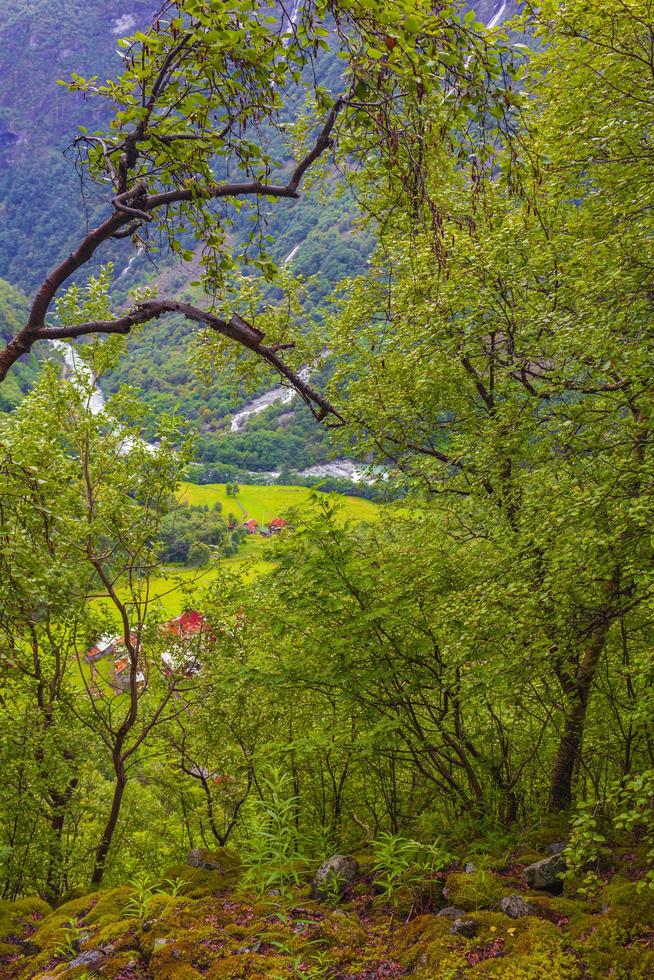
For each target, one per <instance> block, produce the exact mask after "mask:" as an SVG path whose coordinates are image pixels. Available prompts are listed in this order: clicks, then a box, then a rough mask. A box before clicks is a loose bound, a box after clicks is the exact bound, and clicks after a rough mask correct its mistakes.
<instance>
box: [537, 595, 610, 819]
mask: <svg viewBox="0 0 654 980" xmlns="http://www.w3.org/2000/svg"><path fill="white" fill-rule="evenodd" d="M598 619H599V623H598V625H597V626H596V627H595V629H594V630H593V632H592V633H591V634H590V638H589V641H588V645H587V646H586V649H585V651H584V652H583V655H582V657H581V660H580V663H579V666H578V668H577V670H576V673H575V675H574V678H573V680H572V682H568V683H567V684H564V691H565V693H566V695H567V699H568V710H567V712H566V715H565V720H564V723H563V732H562V734H561V740H560V742H559V747H558V749H557V752H556V758H555V760H554V766H553V767H552V775H551V779H550V795H549V805H548V809H549V811H550V813H557V812H559V811H560V810H567V809H569V807H570V805H571V803H572V790H573V783H574V776H575V770H576V769H578V767H579V763H580V762H581V748H582V743H583V737H584V727H585V724H586V712H587V710H588V702H589V700H590V693H591V688H592V686H593V681H594V679H595V672H596V671H597V665H598V663H599V658H600V657H601V655H602V651H603V649H604V644H605V643H606V637H607V635H608V632H609V627H610V617H609V611H608V610H605V611H604V612H603V613H602V614H600V615H599V616H598Z"/></svg>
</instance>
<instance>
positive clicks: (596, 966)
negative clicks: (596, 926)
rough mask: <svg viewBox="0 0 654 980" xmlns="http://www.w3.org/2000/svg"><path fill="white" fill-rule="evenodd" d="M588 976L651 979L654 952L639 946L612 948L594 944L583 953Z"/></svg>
mask: <svg viewBox="0 0 654 980" xmlns="http://www.w3.org/2000/svg"><path fill="white" fill-rule="evenodd" d="M582 958H583V962H584V964H585V966H586V971H587V976H592V977H611V980H651V977H653V976H654V953H653V952H652V951H651V950H649V949H641V948H637V947H631V948H626V949H625V948H624V947H614V948H613V949H611V950H603V949H595V948H593V947H592V946H590V948H588V949H586V950H584V952H583V954H582Z"/></svg>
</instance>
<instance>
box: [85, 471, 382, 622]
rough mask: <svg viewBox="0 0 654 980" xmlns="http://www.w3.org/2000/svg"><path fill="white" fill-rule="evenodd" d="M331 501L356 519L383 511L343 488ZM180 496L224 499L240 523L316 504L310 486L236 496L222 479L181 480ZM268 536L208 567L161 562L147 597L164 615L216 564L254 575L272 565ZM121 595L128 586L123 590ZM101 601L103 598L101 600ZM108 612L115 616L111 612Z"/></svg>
mask: <svg viewBox="0 0 654 980" xmlns="http://www.w3.org/2000/svg"><path fill="white" fill-rule="evenodd" d="M324 496H325V497H327V498H329V500H330V501H332V502H335V503H336V504H337V505H339V504H340V505H341V506H342V510H343V517H344V518H350V519H353V520H359V521H365V520H374V519H375V517H376V516H377V515H378V513H379V508H378V505H377V504H374V503H372V502H371V501H369V500H363V499H362V498H360V497H345V496H342V495H341V494H324ZM179 499H180V501H182V502H183V503H188V504H194V505H200V506H204V505H207V506H208V507H212V506H213V505H214V504H215V503H220V504H222V513H223V514H224V515H225V516H226V515H228V514H229V513H232V514H234V515H235V516H236V518H237V519H238V521H239V523H241V522H242V521H243V520H245V519H246V515H247V517H248V518H250V517H254V518H255V520H257V521H258V522H259V524H266V523H267V522H268V521H271V520H272V519H273V517H283V516H284V515H285V514H287V513H288V512H289V511H290V510H292V509H293V508H299V509H300V511H302V510H305V511H306V510H309V509H310V508H311V507H312V502H311V491H310V490H308V489H307V488H306V487H287V486H275V487H266V486H242V487H241V488H240V490H239V493H238V496H237V497H228V496H227V492H226V487H225V484H224V483H212V484H207V485H205V486H198V485H196V484H194V483H181V484H180V490H179ZM267 546H268V541H267V540H266V539H265V538H263V537H261V536H260V535H251V536H249V537H248V538H247V540H246V541H244V542H243V544H242V545H241V546H240V548H239V551H238V554H236V555H234V556H232V557H230V558H220V559H218V560H217V561H216V562H215V563H214V564H211V565H208V566H207V567H206V568H182V567H179V566H162V567H161V569H160V570H159V574H158V575H157V576H156V577H153V578H151V579H150V583H149V601H150V602H152V603H153V604H154V603H158V604H160V605H161V608H162V611H163V612H164V613H165V615H166V616H177V615H179V613H180V612H181V611H182V609H183V608H185V607H186V606H188V605H189V604H190V603H191V598H192V596H194V595H196V596H198V598H200V597H201V596H202V593H203V592H204V590H205V589H206V588H207V587H208V586H209V585H211V583H212V582H213V581H215V579H216V577H217V576H218V568H219V567H220V568H222V569H228V570H229V571H231V572H234V573H235V574H239V575H241V576H242V577H243V579H244V581H246V582H247V581H251V580H252V579H253V578H255V577H257V576H258V575H262V574H263V573H265V572H266V571H269V570H270V569H271V568H272V567H273V566H272V563H271V562H270V561H268V560H267V559H266V557H265V554H266V549H267ZM119 592H120V593H121V597H122V598H123V599H126V598H127V593H126V590H124V589H123V590H119ZM100 601H103V600H100ZM110 614H111V615H112V616H113V613H111V611H110Z"/></svg>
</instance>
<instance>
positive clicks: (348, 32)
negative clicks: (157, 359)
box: [0, 0, 501, 423]
mask: <svg viewBox="0 0 654 980" xmlns="http://www.w3.org/2000/svg"><path fill="white" fill-rule="evenodd" d="M267 13H268V7H267V4H265V3H263V0H238V2H237V3H236V4H230V5H227V6H226V5H225V4H224V3H222V2H220V0H166V2H165V3H164V5H163V8H162V10H161V11H160V14H159V15H158V16H157V19H156V20H155V21H154V23H153V24H152V25H151V27H150V28H149V29H148V30H147V31H146V32H145V33H140V34H138V35H136V36H135V37H134V38H133V39H131V40H128V41H126V42H124V44H123V46H124V61H125V70H124V72H123V74H122V75H121V77H120V78H118V79H117V80H115V81H110V82H108V83H107V84H105V85H101V84H99V83H98V82H97V81H96V80H95V79H84V78H82V77H80V76H77V75H75V76H73V79H72V81H71V83H70V88H71V89H72V90H73V91H75V92H78V93H81V94H82V95H83V97H84V98H88V97H95V98H98V99H100V100H104V101H105V102H108V103H109V105H110V107H111V110H112V119H111V121H110V125H109V127H108V128H107V129H106V130H105V131H98V132H94V133H89V132H82V133H81V134H80V135H79V136H78V137H77V138H76V140H75V143H74V145H75V147H76V150H77V153H78V162H79V166H80V170H81V173H82V174H83V175H84V177H85V178H88V179H91V180H93V181H95V183H96V184H97V185H98V186H99V187H100V188H101V189H102V190H103V191H105V192H106V191H107V189H108V188H109V189H110V199H109V202H108V204H109V206H110V209H111V210H110V213H109V214H108V216H107V217H106V218H104V220H102V221H101V223H100V224H99V225H98V226H97V227H95V228H93V229H92V230H91V231H89V232H88V234H86V235H85V237H84V238H83V239H82V241H81V242H80V243H79V245H78V246H77V247H76V248H75V249H74V250H73V251H72V252H71V254H70V255H69V256H68V257H67V258H66V259H65V260H64V261H63V262H62V263H60V265H58V266H57V267H56V268H54V269H53V270H52V272H51V273H50V274H49V275H48V276H47V278H46V279H45V280H44V282H43V283H42V285H41V286H40V287H39V289H38V290H37V292H36V296H35V298H34V300H33V303H32V305H31V308H30V312H29V316H28V319H27V322H26V324H25V326H24V327H23V328H22V329H21V330H19V331H18V332H17V333H16V334H15V336H14V337H13V338H12V339H11V340H10V341H9V342H8V343H7V344H6V346H5V347H4V349H3V350H2V351H0V382H2V381H3V380H4V379H5V378H6V376H7V373H8V371H9V370H10V369H11V368H12V366H13V365H14V364H15V363H16V362H17V361H18V360H19V358H21V357H22V356H23V355H25V354H26V353H28V352H29V351H30V350H31V349H32V348H33V346H34V345H35V344H36V343H37V342H39V341H44V340H46V341H47V340H63V339H70V340H73V339H78V338H80V337H84V336H93V335H104V336H110V335H127V334H129V333H130V331H131V330H132V329H133V328H134V327H136V326H138V325H141V324H144V323H147V322H148V321H151V320H153V319H156V318H159V317H161V316H163V315H165V314H168V313H177V314H181V315H182V316H184V317H186V318H187V319H189V320H190V321H192V322H194V323H196V324H199V325H200V326H201V327H202V328H204V329H205V330H206V331H207V332H209V333H212V332H213V333H214V334H217V335H219V336H220V337H221V338H224V339H227V340H229V341H233V342H235V343H236V344H237V345H239V347H240V348H244V349H245V350H246V351H249V352H251V353H253V354H255V355H256V356H257V357H258V358H260V359H262V361H264V362H266V363H267V364H268V365H270V366H271V367H273V368H274V369H275V370H276V371H278V372H279V373H280V374H281V375H282V377H283V378H284V379H285V380H286V381H287V382H288V383H289V384H291V385H292V386H293V387H294V388H295V389H296V390H297V391H298V393H299V394H300V395H301V397H302V398H303V399H304V400H305V402H306V403H307V404H308V405H309V407H310V408H311V410H312V411H313V412H314V414H316V415H317V416H318V417H319V418H325V417H327V416H331V417H332V418H333V420H334V421H335V422H337V423H338V422H342V421H343V420H342V419H341V418H340V416H338V415H334V410H333V408H332V406H331V405H330V404H329V403H328V402H327V401H326V400H325V398H324V397H323V396H322V395H321V394H319V393H318V392H316V391H314V390H313V388H312V387H311V386H310V385H309V384H308V382H306V381H304V380H303V379H302V377H300V375H299V373H298V368H299V364H298V365H297V368H295V367H293V366H291V365H289V364H287V363H286V362H285V361H284V360H283V359H282V357H281V351H282V350H286V349H289V348H290V347H292V345H293V340H290V341H289V340H288V338H287V337H278V338H272V339H271V341H270V342H264V341H265V337H264V333H263V332H262V331H261V330H260V329H259V328H257V327H255V326H253V325H252V324H250V323H249V322H247V321H246V320H245V319H244V318H243V317H242V316H240V315H239V314H237V313H232V314H231V315H226V316H223V315H220V314H219V313H218V312H217V311H216V304H215V303H214V305H213V306H212V308H210V309H207V310H205V309H200V308H197V307H195V306H193V305H191V304H189V303H184V302H180V301H178V300H175V299H169V298H163V299H153V298H151V297H146V298H144V299H142V300H141V301H140V302H138V303H137V304H136V306H134V307H132V308H131V309H130V310H128V311H127V312H125V313H124V314H122V315H118V316H115V317H111V316H110V317H108V318H105V319H102V320H89V321H85V322H82V321H80V322H77V323H76V324H74V325H71V324H66V325H63V326H61V325H59V326H55V325H53V324H52V323H51V322H48V318H49V317H51V314H52V305H53V302H54V301H55V299H56V296H57V293H58V291H59V289H60V288H61V287H62V286H63V285H64V284H66V283H67V282H68V280H69V279H70V278H71V276H75V275H76V274H77V273H78V272H79V270H81V269H83V268H84V266H86V265H87V264H88V263H89V262H90V261H91V260H92V259H93V258H94V256H95V255H96V254H97V253H99V252H100V251H101V249H102V247H103V246H105V245H106V244H107V243H108V242H110V241H114V242H115V241H116V240H127V239H133V240H134V241H141V242H142V243H143V244H144V245H145V247H149V246H150V244H151V243H152V241H153V237H154V229H156V230H157V231H158V232H159V233H160V234H161V236H162V237H163V239H164V240H165V241H167V243H168V245H169V247H170V248H171V249H172V250H173V251H174V252H176V253H178V254H182V255H189V251H188V235H189V234H190V235H192V236H193V237H194V238H195V240H196V241H198V242H199V243H200V245H201V249H202V257H203V258H202V262H203V272H202V277H201V278H202V282H203V284H204V286H205V289H206V291H207V293H208V294H209V296H211V297H215V296H216V295H218V294H220V293H223V292H224V287H225V280H226V275H227V273H228V272H229V271H230V270H231V269H233V268H234V266H235V264H236V257H232V256H230V254H229V249H228V246H227V244H226V242H227V233H228V229H229V225H230V214H233V213H235V212H237V211H238V210H239V209H240V208H242V207H244V206H246V205H247V203H248V202H254V205H255V208H256V207H259V205H260V202H262V201H264V200H275V199H281V200H288V201H293V200H295V199H296V198H297V197H298V196H299V192H300V187H301V185H302V183H303V180H304V178H305V176H306V175H307V174H308V173H309V171H310V170H311V169H312V168H314V167H315V166H316V164H317V163H318V162H319V161H320V159H321V158H324V157H325V155H326V154H328V153H329V152H330V151H331V150H332V148H333V146H334V142H335V141H336V140H337V139H338V138H339V127H340V128H341V130H342V132H343V133H345V134H346V133H347V132H348V131H349V130H351V131H352V132H353V133H354V132H356V137H355V140H354V141H352V140H349V139H348V140H344V141H343V150H344V153H345V154H346V155H348V154H354V153H356V156H357V157H360V158H362V159H365V157H366V156H367V155H368V154H369V152H370V151H373V152H374V153H376V154H382V155H390V156H392V157H393V158H394V159H396V161H397V167H396V169H398V170H402V168H403V166H404V165H405V164H406V163H408V164H409V165H410V166H412V164H411V159H412V154H413V150H414V149H415V147H416V146H417V145H418V144H419V141H420V140H421V139H422V130H423V129H424V126H425V120H424V118H423V117H422V116H423V114H422V110H421V109H420V107H419V106H417V105H416V94H417V97H418V100H420V98H421V97H422V96H421V93H424V92H425V91H426V90H427V89H428V88H429V87H430V86H433V85H435V86H436V87H437V88H438V89H439V91H440V90H441V88H442V86H443V84H449V85H450V93H451V95H452V96H454V95H456V98H454V97H452V98H451V99H450V106H451V107H452V108H453V107H454V106H455V105H457V106H459V108H460V109H464V110H465V111H466V112H468V111H469V110H470V107H471V106H472V105H473V101H472V98H471V92H474V91H478V93H479V95H478V102H477V104H478V105H479V112H481V113H483V112H484V111H485V110H486V107H487V98H486V97H485V96H484V94H483V93H485V92H488V91H490V87H489V85H488V80H489V78H490V77H492V76H493V75H494V74H496V73H497V72H499V71H500V70H501V64H500V62H501V58H498V55H497V51H498V50H499V49H498V45H497V44H494V45H490V44H488V42H487V39H486V38H485V37H484V35H483V31H482V30H481V26H480V25H474V24H473V23H470V20H469V18H468V19H467V20H466V22H465V24H462V23H461V20H460V17H459V10H458V4H452V5H450V4H448V5H446V7H445V8H444V10H443V11H442V14H439V17H438V18H434V16H433V13H432V9H431V4H430V3H428V2H426V0H393V2H392V3H384V4H381V5H380V4H378V3H377V2H371V3H363V4H360V3H359V2H358V0H339V2H338V3H332V2H330V0H314V2H312V3H310V4H307V5H306V8H303V16H302V18H301V20H300V21H299V22H298V23H289V20H288V18H287V17H286V15H284V16H281V18H280V17H278V16H276V17H269V16H266V14H267ZM332 15H333V16H335V19H336V20H335V22H336V32H337V33H336V38H337V39H338V40H337V42H336V45H337V47H339V48H340V49H341V50H342V51H343V52H344V53H345V54H346V56H347V57H348V59H349V62H350V68H349V77H347V78H345V79H344V80H339V85H340V86H341V88H342V91H340V92H338V93H336V94H332V93H327V92H325V91H323V90H321V89H318V88H316V87H315V86H314V90H313V92H312V99H313V101H312V102H311V103H310V104H309V105H308V106H307V111H306V112H304V111H301V112H299V113H298V112H297V111H296V112H295V126H294V127H293V126H291V125H290V122H291V121H292V118H293V111H294V110H293V106H294V105H296V103H297V96H298V94H301V93H302V91H303V89H304V83H303V77H304V76H303V73H304V72H305V70H306V75H307V77H310V76H311V70H310V69H311V63H312V60H313V59H314V57H315V54H314V53H315V52H316V51H319V52H322V53H323V54H324V53H325V52H327V51H328V50H329V42H328V38H329V31H328V30H327V29H326V28H325V26H324V25H325V22H326V21H327V20H328V19H329V18H330V17H331V16H332ZM430 57H431V58H432V61H431V64H432V66H433V67H432V68H431V69H430V71H429V72H428V73H424V72H422V69H421V65H422V63H423V61H424V60H425V59H427V60H428V59H429V58H430ZM309 89H311V86H309ZM298 90H299V92H298ZM405 91H406V93H407V95H408V97H407V99H406V102H405V100H404V93H405ZM371 119H374V120H376V126H375V135H373V134H372V133H371V132H369V131H370V121H371ZM454 122H456V123H458V119H457V120H453V123H454ZM293 130H295V135H296V136H297V138H298V139H299V140H300V142H301V143H302V144H303V148H302V150H301V151H300V152H299V154H297V155H296V157H295V162H294V163H289V164H288V165H287V166H286V167H285V168H284V170H283V175H282V177H281V178H280V180H279V181H277V182H275V181H273V180H272V179H271V174H272V171H273V169H274V165H273V155H275V156H281V157H284V158H285V159H286V160H288V158H289V156H292V155H293V154H292V150H291V146H290V145H289V140H288V134H289V133H291V132H293ZM367 132H369V135H368V136H367V137H366V136H365V134H366V133H367ZM400 133H402V136H400ZM364 137H365V138H364ZM400 176H404V175H402V174H401V175H400ZM228 205H231V206H232V208H233V210H232V211H231V212H230V211H229V210H228ZM248 247H249V246H248V245H247V244H246V247H245V253H246V254H247V253H248ZM255 265H257V266H259V267H261V268H262V269H263V271H264V272H270V271H271V270H270V263H269V261H268V259H267V256H266V254H265V250H263V249H259V253H258V257H257V258H256V259H255ZM223 305H224V304H223ZM220 350H221V351H222V348H220Z"/></svg>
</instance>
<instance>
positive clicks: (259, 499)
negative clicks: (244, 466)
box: [180, 483, 378, 524]
mask: <svg viewBox="0 0 654 980" xmlns="http://www.w3.org/2000/svg"><path fill="white" fill-rule="evenodd" d="M325 496H326V497H327V498H328V499H329V500H331V501H332V502H336V503H338V504H341V506H342V508H343V513H344V515H346V516H347V517H350V518H356V519H358V520H362V521H363V520H368V521H370V520H374V519H375V516H376V515H377V513H378V505H377V504H373V503H372V501H370V500H363V498H361V497H345V496H343V495H342V494H337V493H328V494H325ZM180 500H182V501H185V502H186V503H189V504H195V505H207V506H209V507H212V506H213V505H214V504H215V503H220V504H222V508H223V514H225V515H227V514H229V513H232V514H235V515H236V517H237V518H241V517H242V516H243V515H244V513H246V514H247V516H248V517H254V519H255V520H257V521H258V522H259V524H267V523H268V521H271V520H272V519H273V517H283V516H284V515H285V514H286V513H287V512H288V511H289V510H291V509H293V508H295V507H298V508H300V509H306V508H307V507H310V506H311V490H309V489H308V488H307V487H285V486H274V487H260V486H242V487H241V488H240V490H239V494H238V496H237V497H228V496H227V492H226V489H225V484H224V483H209V484H206V485H205V486H198V485H197V484H195V483H181V484H180Z"/></svg>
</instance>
